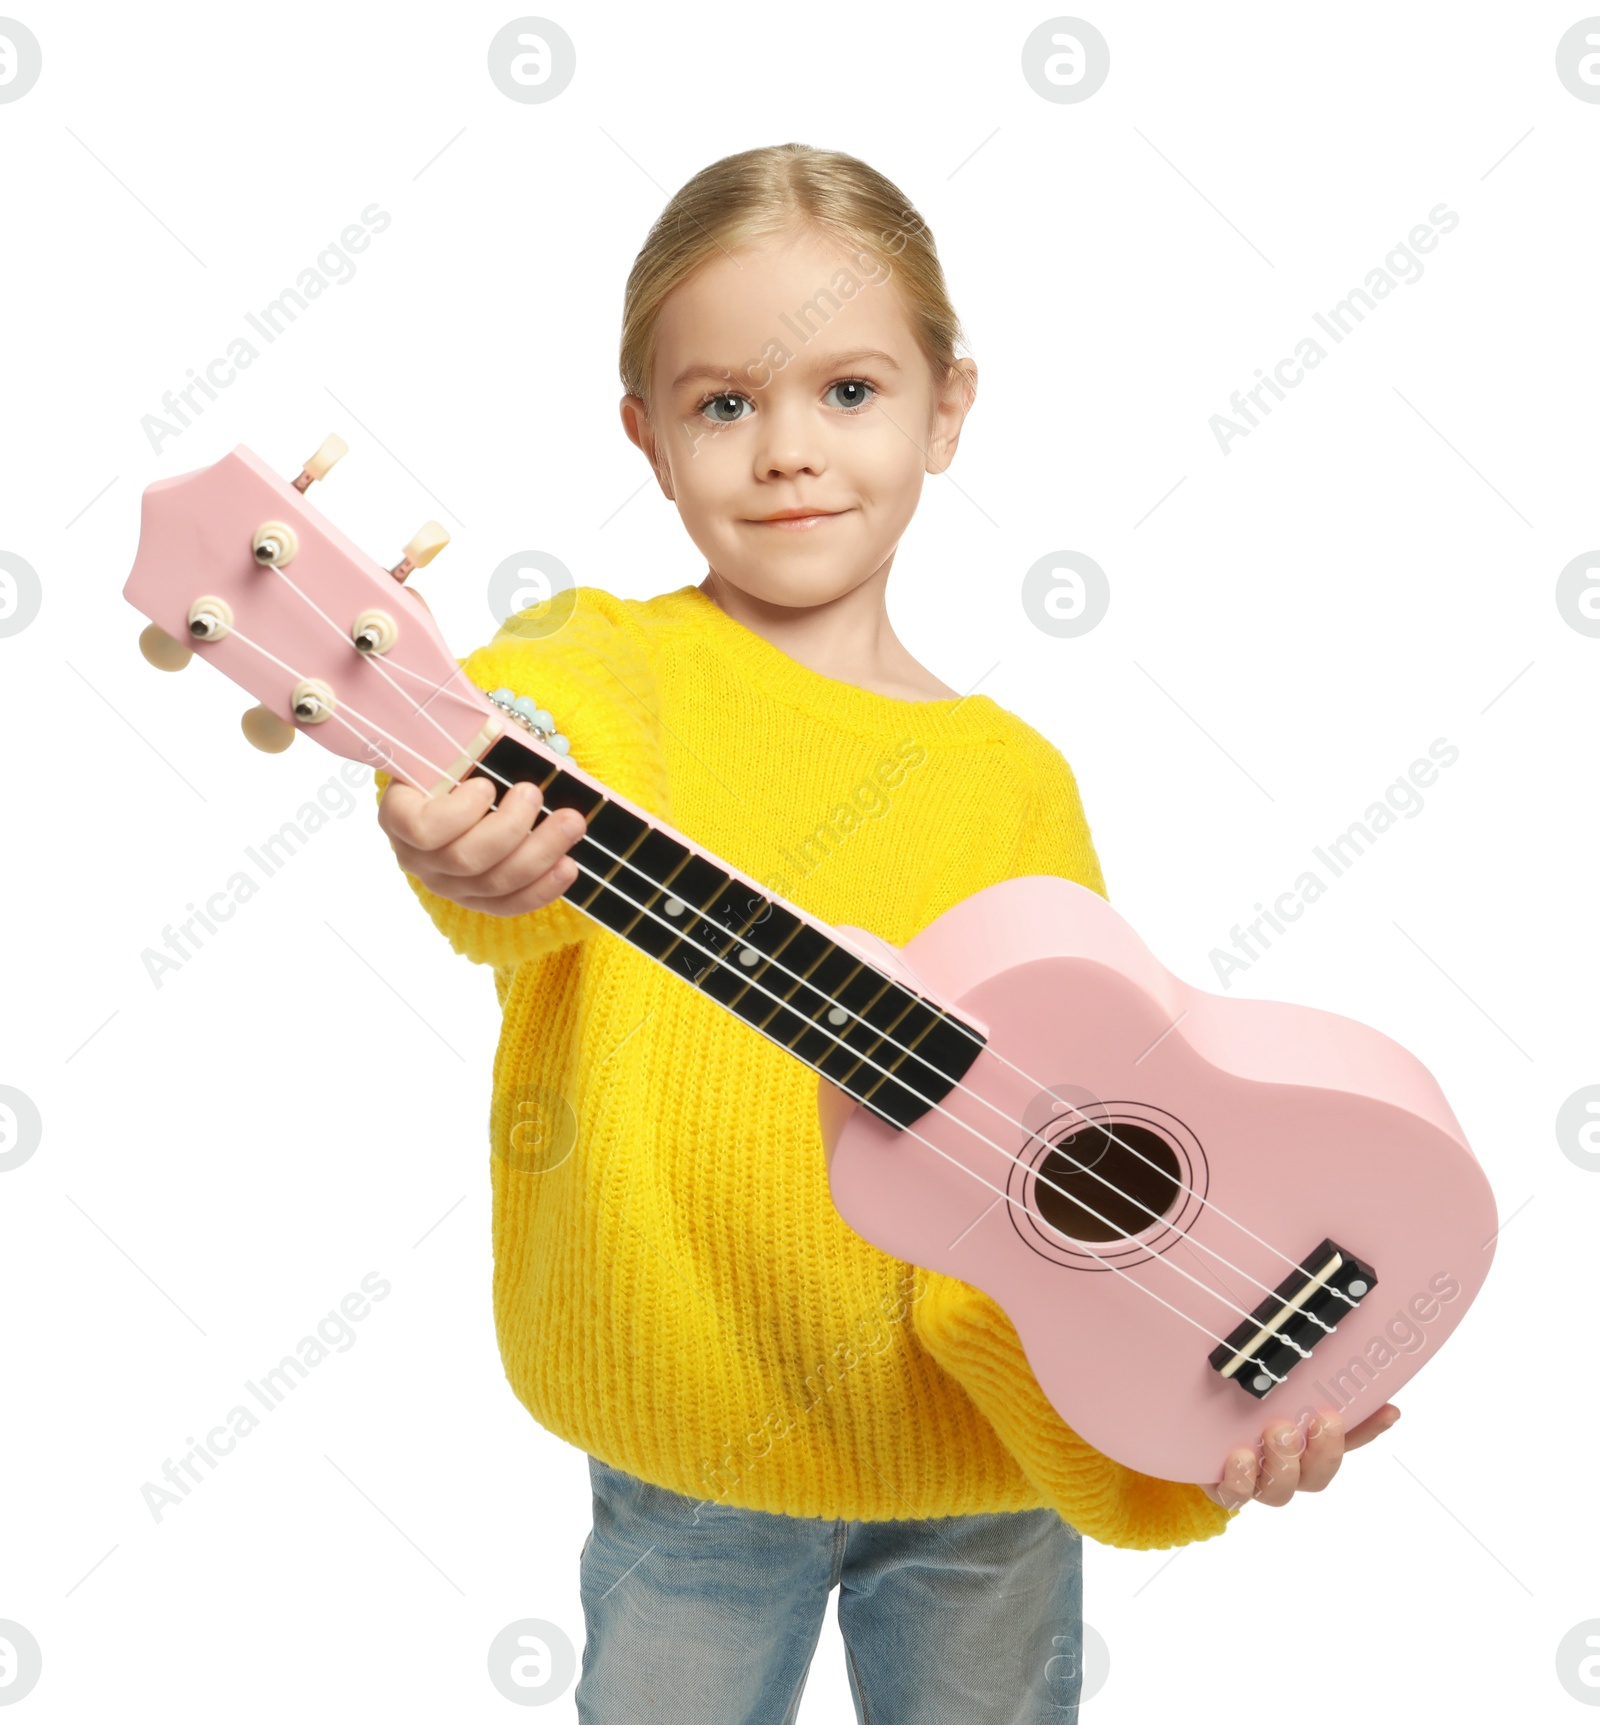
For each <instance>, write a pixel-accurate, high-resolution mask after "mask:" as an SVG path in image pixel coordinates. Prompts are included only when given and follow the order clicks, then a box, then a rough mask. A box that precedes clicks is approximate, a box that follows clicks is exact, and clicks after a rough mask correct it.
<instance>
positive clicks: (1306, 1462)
mask: <svg viewBox="0 0 1600 1725" xmlns="http://www.w3.org/2000/svg"><path fill="white" fill-rule="evenodd" d="M1399 1417H1400V1410H1399V1408H1397V1407H1396V1406H1395V1405H1394V1403H1393V1402H1385V1403H1384V1405H1383V1406H1382V1407H1381V1408H1379V1409H1378V1411H1377V1412H1376V1413H1375V1414H1372V1415H1371V1416H1369V1417H1368V1418H1367V1419H1364V1420H1363V1421H1362V1422H1361V1424H1360V1425H1358V1426H1357V1427H1356V1428H1355V1430H1354V1431H1352V1432H1351V1433H1350V1435H1349V1436H1348V1437H1346V1436H1345V1430H1344V1421H1343V1420H1341V1419H1340V1418H1339V1416H1338V1415H1337V1414H1329V1413H1321V1414H1317V1415H1316V1416H1315V1417H1314V1418H1313V1419H1312V1421H1311V1428H1310V1431H1309V1433H1308V1434H1307V1435H1306V1436H1302V1435H1301V1431H1300V1428H1299V1426H1298V1425H1296V1424H1295V1423H1294V1421H1293V1420H1275V1421H1274V1422H1273V1423H1272V1424H1271V1425H1269V1426H1268V1427H1267V1428H1266V1430H1265V1431H1263V1432H1262V1434H1261V1448H1262V1451H1263V1453H1264V1455H1265V1457H1266V1459H1265V1461H1264V1462H1262V1463H1261V1464H1260V1465H1259V1466H1258V1465H1257V1462H1256V1453H1255V1451H1254V1450H1251V1449H1236V1450H1235V1451H1234V1452H1233V1454H1232V1455H1230V1456H1229V1457H1228V1465H1227V1467H1226V1468H1225V1469H1224V1471H1223V1475H1222V1478H1221V1480H1220V1481H1219V1482H1218V1483H1217V1484H1216V1485H1208V1486H1203V1487H1202V1488H1201V1489H1202V1490H1203V1491H1204V1492H1205V1494H1206V1496H1207V1497H1209V1498H1210V1499H1211V1501H1212V1502H1213V1503H1220V1504H1221V1505H1222V1507H1223V1508H1224V1509H1235V1508H1237V1507H1238V1506H1239V1505H1240V1504H1245V1503H1264V1504H1266V1505H1267V1506H1268V1507H1269V1508H1270V1509H1279V1508H1281V1507H1282V1506H1283V1505H1284V1504H1286V1503H1287V1502H1288V1501H1289V1499H1290V1498H1292V1497H1293V1496H1294V1494H1295V1493H1296V1492H1297V1491H1321V1490H1322V1489H1323V1487H1324V1486H1326V1485H1327V1483H1328V1481H1329V1480H1331V1479H1332V1478H1333V1476H1334V1475H1335V1474H1336V1473H1337V1472H1338V1471H1339V1463H1340V1462H1341V1461H1342V1460H1343V1459H1344V1455H1345V1452H1346V1451H1347V1450H1353V1449H1360V1448H1361V1446H1362V1445H1363V1444H1367V1443H1371V1442H1372V1440H1373V1439H1374V1438H1375V1437H1382V1436H1383V1434H1384V1433H1385V1432H1386V1431H1388V1429H1389V1428H1390V1426H1392V1425H1393V1424H1394V1422H1395V1421H1396V1420H1397V1419H1399Z"/></svg>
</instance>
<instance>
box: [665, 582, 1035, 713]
mask: <svg viewBox="0 0 1600 1725" xmlns="http://www.w3.org/2000/svg"><path fill="white" fill-rule="evenodd" d="M667 597H668V598H670V599H672V600H675V601H677V602H679V604H680V605H681V608H682V610H683V611H684V613H685V614H686V615H687V616H688V617H689V618H690V619H691V620H692V621H693V623H694V624H695V626H696V628H697V630H698V631H699V632H700V634H701V636H702V638H703V639H704V640H706V641H708V642H709V643H711V644H712V646H713V647H714V648H715V650H716V651H717V652H718V653H719V654H720V655H721V657H722V658H724V659H725V660H727V661H729V662H730V663H732V664H733V665H735V666H737V668H738V669H739V671H740V672H741V673H742V674H743V676H744V678H745V679H746V681H748V682H750V683H753V684H755V685H756V686H757V687H759V688H762V689H765V690H766V691H767V692H768V693H770V694H773V695H776V696H778V697H779V698H780V699H782V700H785V701H787V702H789V703H790V704H791V705H793V706H797V707H802V708H804V709H805V710H806V711H807V712H809V713H812V714H814V715H815V716H816V717H818V718H820V719H825V720H829V721H831V722H833V723H835V724H838V725H840V726H843V727H845V728H846V729H849V730H856V731H867V732H871V733H873V734H881V735H883V736H885V737H890V738H893V739H896V740H898V739H899V738H902V737H905V736H906V735H907V734H910V735H912V736H914V737H915V738H916V739H917V740H918V741H922V742H926V741H930V740H937V741H940V742H976V741H981V740H984V739H986V738H991V737H994V736H996V735H998V734H1000V733H1001V731H1002V730H1003V726H1004V720H1005V717H1006V711H1005V708H1004V707H1002V706H1000V704H999V703H998V702H997V701H995V700H993V699H992V698H991V697H990V696H988V695H976V694H973V695H948V696H944V697H941V698H940V699H938V700H931V701H902V700H899V699H898V698H897V697H896V696H894V695H883V694H879V693H878V692H877V691H876V690H875V689H863V688H859V687H858V686H857V685H856V684H854V683H846V682H841V681H839V680H838V679H837V678H834V677H825V676H823V675H822V673H821V672H820V671H813V670H812V669H811V667H810V666H809V665H802V664H801V663H800V661H799V660H798V659H791V658H790V657H789V655H788V654H787V653H785V652H784V651H783V650H782V649H781V648H779V647H775V646H773V644H772V643H771V642H770V641H769V640H767V639H766V637H765V636H764V635H758V634H756V632H755V631H754V630H753V629H748V628H746V627H745V625H744V624H743V623H741V622H740V621H739V620H738V619H737V618H736V617H730V616H729V615H728V613H727V612H726V611H724V610H723V609H722V607H721V606H720V605H719V604H718V603H717V602H716V600H715V599H712V598H710V597H709V596H708V595H707V594H705V593H702V592H701V591H700V589H699V588H698V587H697V586H693V585H688V586H683V587H680V588H678V589H677V590H676V592H673V593H671V594H669V595H667Z"/></svg>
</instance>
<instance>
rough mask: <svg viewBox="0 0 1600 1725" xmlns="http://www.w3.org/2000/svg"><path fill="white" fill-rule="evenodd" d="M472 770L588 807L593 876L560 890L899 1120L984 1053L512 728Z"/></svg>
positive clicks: (801, 921)
mask: <svg viewBox="0 0 1600 1725" xmlns="http://www.w3.org/2000/svg"><path fill="white" fill-rule="evenodd" d="M468 777H478V778H488V779H490V780H492V781H494V785H495V801H496V803H498V802H499V801H500V798H501V797H502V795H504V793H505V791H506V790H507V789H508V788H509V785H511V784H515V783H517V782H518V781H520V780H524V779H531V780H532V781H533V782H534V783H535V784H536V785H538V786H539V789H540V791H541V792H542V794H543V797H544V804H543V807H542V808H541V809H540V811H539V814H538V817H537V819H536V821H535V823H534V824H535V825H537V824H538V821H540V820H543V819H544V818H545V814H546V812H547V811H549V810H552V809H576V810H578V812H579V813H580V814H581V815H582V816H583V817H584V819H585V820H586V821H587V823H588V830H587V831H586V833H585V834H584V836H583V837H582V838H580V839H578V840H577V841H576V843H574V844H573V846H572V847H571V849H570V850H569V851H568V852H567V854H568V855H569V856H570V857H571V858H572V859H573V860H574V861H575V862H576V863H578V864H579V865H580V868H581V870H582V871H583V872H580V874H579V875H578V878H577V879H576V880H575V881H574V882H573V883H572V885H571V886H569V887H568V888H567V890H566V891H565V892H564V893H563V894H562V897H563V898H564V899H566V900H567V901H568V902H569V903H570V904H572V905H574V906H575V907H576V908H577V909H579V910H581V911H583V912H584V913H585V914H586V915H588V916H590V917H593V918H594V920H595V921H596V922H598V923H600V924H601V925H602V926H603V927H605V928H608V929H610V930H611V931H612V933H614V934H619V935H621V936H622V938H623V939H624V940H626V941H627V942H628V943H629V944H630V945H631V946H635V947H637V948H638V949H639V951H640V952H642V953H644V954H646V955H647V956H648V957H650V958H653V959H655V960H656V962H657V963H658V964H661V965H664V966H665V967H666V969H668V970H670V971H671V972H672V973H673V975H674V976H677V977H680V978H681V979H682V980H683V981H685V982H687V983H689V984H690V985H691V986H692V987H694V988H696V989H698V990H699V991H700V993H702V994H704V995H706V996H707V997H709V998H710V999H712V1000H714V1001H716V1002H717V1003H718V1005H720V1006H725V1007H726V1008H727V1009H728V1010H729V1011H730V1012H732V1013H734V1014H735V1015H736V1016H737V1017H739V1018H741V1019H742V1020H743V1021H744V1022H745V1023H746V1024H748V1025H750V1026H751V1027H752V1028H753V1029H756V1030H759V1031H760V1032H761V1033H762V1035H764V1036H766V1037H768V1038H770V1040H772V1041H774V1042H776V1043H777V1044H778V1045H779V1046H780V1047H782V1048H784V1049H786V1050H787V1051H788V1052H789V1053H790V1054H792V1055H794V1057H795V1058H796V1059H797V1060H803V1061H804V1062H805V1063H806V1065H807V1066H809V1067H811V1068H812V1069H813V1070H814V1071H817V1072H820V1073H821V1074H822V1075H823V1076H824V1077H825V1078H827V1079H828V1080H829V1081H830V1082H831V1083H833V1084H835V1085H837V1086H838V1087H839V1089H841V1090H843V1091H844V1092H845V1093H846V1094H847V1095H848V1096H851V1097H853V1098H854V1099H855V1100H856V1101H857V1102H860V1103H862V1104H864V1105H865V1106H866V1107H868V1108H870V1109H871V1110H872V1112H873V1113H874V1114H877V1115H878V1116H879V1117H880V1118H882V1119H884V1120H886V1121H888V1122H889V1123H890V1124H891V1125H893V1126H897V1127H906V1126H910V1125H912V1124H913V1123H914V1122H915V1121H917V1120H919V1119H920V1118H921V1117H922V1116H923V1115H924V1114H925V1113H927V1112H928V1110H929V1109H930V1108H932V1107H933V1106H934V1105H935V1104H936V1103H939V1102H942V1101H943V1100H944V1098H945V1097H946V1096H948V1095H949V1093H950V1092H951V1091H952V1090H953V1089H954V1088H955V1087H956V1085H957V1084H958V1083H960V1081H961V1079H962V1078H963V1077H964V1076H965V1075H966V1072H967V1070H968V1068H970V1067H971V1065H972V1063H973V1061H974V1060H976V1059H977V1057H978V1054H979V1052H980V1051H981V1050H982V1048H983V1046H984V1038H983V1036H982V1034H981V1032H979V1031H978V1030H976V1029H975V1028H974V1027H973V1026H971V1025H969V1024H966V1023H964V1022H963V1021H962V1020H961V1019H959V1018H956V1017H954V1016H952V1015H951V1014H950V1013H949V1012H947V1011H945V1010H944V1009H943V1008H941V1007H939V1006H937V1005H935V1004H934V1003H933V1002H932V1001H929V1000H927V999H925V998H924V997H923V996H921V995H919V994H917V993H915V992H914V991H913V990H911V989H909V988H907V987H906V986H905V985H904V984H903V983H901V982H899V981H897V980H896V979H895V978H894V977H892V976H889V975H888V974H887V973H886V972H884V971H881V970H879V969H877V968H876V967H875V966H874V965H872V964H870V963H868V962H867V961H866V960H864V959H861V958H858V957H857V956H856V955H855V954H854V953H853V952H851V951H850V950H849V949H848V948H846V947H843V946H841V945H839V944H838V942H837V941H835V940H834V939H833V938H832V937H831V936H830V935H829V933H828V932H827V928H826V925H825V924H821V923H816V922H812V921H811V920H809V919H807V918H805V917H802V916H798V915H796V914H795V913H794V912H793V911H790V910H788V909H786V908H785V907H784V906H783V905H781V904H778V903H776V902H775V901H774V900H773V899H772V898H771V897H770V896H769V895H768V894H766V893H764V892H763V891H762V889H761V888H760V887H759V886H757V885H756V884H755V882H753V881H751V880H749V879H747V878H746V877H745V876H743V875H740V874H736V873H735V872H733V871H732V870H730V869H727V868H725V867H724V866H723V865H722V864H721V863H719V862H716V861H714V860H712V859H711V858H709V857H706V856H703V855H701V854H700V853H698V852H696V851H693V850H690V849H689V848H688V847H687V846H686V845H685V844H684V843H683V842H682V841H681V840H680V839H678V838H675V837H673V836H672V834H671V833H670V832H665V831H663V830H662V829H661V828H660V827H659V826H656V825H654V824H653V823H651V822H650V821H648V820H645V819H643V818H641V817H640V816H639V815H636V814H634V813H633V812H632V811H631V810H629V809H626V808H623V807H622V806H620V805H619V804H618V803H617V802H615V801H614V800H613V799H611V798H609V797H607V796H606V795H605V794H604V793H603V792H601V791H599V790H597V789H595V788H594V786H593V785H591V784H590V783H588V782H586V781H585V780H584V779H581V778H579V777H578V776H577V774H576V773H574V772H571V771H568V770H567V769H566V768H563V767H558V766H553V765H551V764H550V763H549V762H548V761H546V760H545V759H544V758H543V756H541V755H538V754H536V753H535V752H534V751H533V749H531V748H530V747H528V746H527V745H525V744H523V743H522V742H521V741H520V740H519V739H518V737H517V736H516V735H515V733H514V732H507V733H506V734H505V735H503V736H501V737H500V738H499V739H498V740H497V741H496V742H495V743H494V744H493V745H492V746H491V747H490V748H489V750H488V751H487V753H485V755H484V756H483V758H482V759H481V760H480V761H479V762H478V764H477V766H475V767H474V768H473V769H472V771H471V773H469V774H468ZM608 853H609V854H608ZM619 859H621V860H619Z"/></svg>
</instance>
